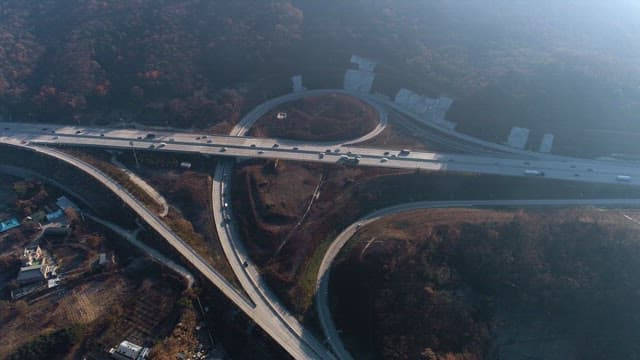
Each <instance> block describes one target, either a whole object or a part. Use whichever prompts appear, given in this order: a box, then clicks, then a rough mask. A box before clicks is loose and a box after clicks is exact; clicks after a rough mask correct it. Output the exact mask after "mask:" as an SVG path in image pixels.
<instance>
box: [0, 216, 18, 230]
mask: <svg viewBox="0 0 640 360" xmlns="http://www.w3.org/2000/svg"><path fill="white" fill-rule="evenodd" d="M19 226H20V222H19V221H18V219H16V218H12V219H9V220H6V221H3V222H0V233H3V232H5V231H9V230H11V229H15V228H17V227H19Z"/></svg>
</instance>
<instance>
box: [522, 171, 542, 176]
mask: <svg viewBox="0 0 640 360" xmlns="http://www.w3.org/2000/svg"><path fill="white" fill-rule="evenodd" d="M524 174H525V175H527V176H544V172H543V171H540V170H531V169H527V170H525V171H524Z"/></svg>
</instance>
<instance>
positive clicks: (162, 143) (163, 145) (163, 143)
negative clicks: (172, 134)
mask: <svg viewBox="0 0 640 360" xmlns="http://www.w3.org/2000/svg"><path fill="white" fill-rule="evenodd" d="M165 146H167V143H165V142H161V143H160V144H158V147H159V148H161V147H165Z"/></svg>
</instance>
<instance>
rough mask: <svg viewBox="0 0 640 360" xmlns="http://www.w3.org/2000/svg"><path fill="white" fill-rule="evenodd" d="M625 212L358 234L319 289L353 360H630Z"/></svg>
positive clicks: (632, 324) (639, 323)
mask: <svg viewBox="0 0 640 360" xmlns="http://www.w3.org/2000/svg"><path fill="white" fill-rule="evenodd" d="M624 215H628V216H631V217H632V218H637V217H638V216H639V215H640V213H638V212H637V211H635V212H634V211H630V212H629V211H625V212H624V214H623V213H621V212H620V211H616V210H612V211H609V212H601V211H597V210H591V209H580V210H574V209H568V210H552V211H549V210H546V211H534V210H531V211H519V210H511V211H509V212H496V211H490V210H468V209H465V210H453V209H451V210H448V209H447V210H424V211H419V212H414V213H410V214H402V215H398V216H394V217H391V218H388V219H385V220H382V221H379V222H377V223H374V224H372V225H371V226H369V227H366V228H364V229H362V230H361V231H360V232H359V233H358V234H357V235H356V237H355V238H354V239H353V240H352V241H351V242H350V243H349V245H348V247H347V248H345V249H344V250H345V251H343V252H342V254H341V256H340V257H339V259H338V260H337V261H336V264H335V268H334V270H333V276H332V277H331V281H332V283H331V291H330V296H331V297H332V306H333V309H332V311H333V314H334V318H335V319H336V320H337V326H338V328H340V329H342V330H343V337H344V338H345V340H346V341H347V344H348V346H349V348H350V349H351V350H352V351H354V355H356V357H357V358H370V359H371V358H373V359H382V358H384V359H401V358H411V359H414V358H425V359H445V358H446V359H483V358H487V357H491V358H493V357H496V358H509V359H511V358H524V357H525V355H526V354H534V353H535V354H537V355H540V356H541V357H543V358H545V359H554V360H555V359H601V358H609V359H626V358H636V357H638V350H637V346H636V345H635V344H636V339H635V335H634V334H636V333H637V331H638V330H640V319H639V318H638V317H637V316H632V315H631V314H634V313H636V311H637V308H638V305H637V304H638V301H639V300H640V295H639V294H638V292H637V291H636V289H637V288H638V285H639V282H638V280H636V276H635V275H634V274H635V273H637V271H639V270H640V261H639V260H638V258H637V256H635V255H634V254H636V253H637V251H638V250H640V242H639V241H637V239H636V238H637V232H638V230H640V227H638V225H637V224H635V223H633V222H632V221H629V220H628V219H627V218H625V216H624Z"/></svg>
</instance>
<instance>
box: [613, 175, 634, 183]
mask: <svg viewBox="0 0 640 360" xmlns="http://www.w3.org/2000/svg"><path fill="white" fill-rule="evenodd" d="M616 180H617V181H622V182H629V181H631V176H629V175H618V176H616Z"/></svg>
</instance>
